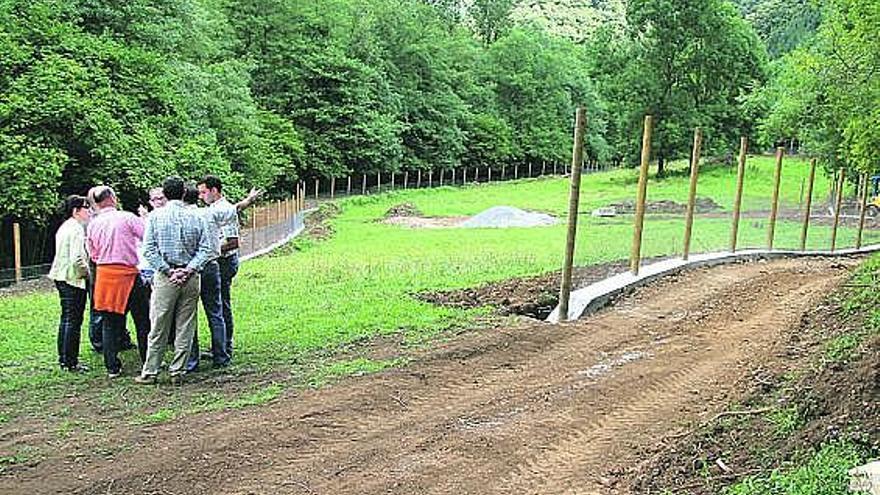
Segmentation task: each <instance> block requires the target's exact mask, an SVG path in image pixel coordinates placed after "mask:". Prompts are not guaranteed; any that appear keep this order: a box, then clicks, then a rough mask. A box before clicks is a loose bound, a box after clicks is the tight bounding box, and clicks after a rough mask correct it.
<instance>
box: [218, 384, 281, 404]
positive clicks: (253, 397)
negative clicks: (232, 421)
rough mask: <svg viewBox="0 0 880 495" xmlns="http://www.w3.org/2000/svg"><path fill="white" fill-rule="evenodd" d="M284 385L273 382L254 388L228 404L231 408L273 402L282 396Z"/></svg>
mask: <svg viewBox="0 0 880 495" xmlns="http://www.w3.org/2000/svg"><path fill="white" fill-rule="evenodd" d="M282 392H284V386H283V385H281V384H280V383H272V384H270V385H268V386H265V387H262V388H260V389H258V390H254V391H253V392H251V393H249V394H245V395H243V396H241V397H239V398H237V399H235V400H232V401H230V402H229V403H228V404H226V407H228V408H230V409H241V408H243V407H249V406H259V405H262V404H266V403H267V402H271V401H273V400H275V399H277V398H278V397H279V396H281V393H282Z"/></svg>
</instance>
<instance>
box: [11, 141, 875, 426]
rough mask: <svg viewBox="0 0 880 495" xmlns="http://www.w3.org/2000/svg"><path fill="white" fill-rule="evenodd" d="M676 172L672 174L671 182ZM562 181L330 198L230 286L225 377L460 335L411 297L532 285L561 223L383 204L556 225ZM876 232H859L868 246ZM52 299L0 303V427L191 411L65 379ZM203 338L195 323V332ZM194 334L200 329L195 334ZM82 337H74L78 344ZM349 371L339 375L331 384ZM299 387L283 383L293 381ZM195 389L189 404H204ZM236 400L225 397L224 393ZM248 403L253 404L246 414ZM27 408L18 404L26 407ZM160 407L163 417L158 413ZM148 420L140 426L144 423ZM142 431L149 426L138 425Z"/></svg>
mask: <svg viewBox="0 0 880 495" xmlns="http://www.w3.org/2000/svg"><path fill="white" fill-rule="evenodd" d="M681 169H682V166H681V164H678V165H675V166H673V167H672V171H673V173H674V176H673V177H669V178H666V179H664V180H662V181H657V180H653V179H652V180H651V182H650V184H649V186H648V197H649V200H658V199H672V200H676V201H679V202H682V201H684V200H685V198H686V195H687V178H686V177H685V174H682V173H680V171H681ZM676 170H678V171H679V172H676ZM806 173H807V166H806V163H805V162H803V161H799V160H788V159H787V161H786V166H785V172H784V181H783V183H782V187H781V198H782V203H783V205H785V207H786V208H796V207H797V204H798V202H799V200H800V186H801V183H802V180H803V178H804V177H805V176H806ZM772 174H773V163H772V159H771V158H766V157H757V158H754V159H752V160H751V161H750V165H749V167H748V174H747V177H746V193H745V195H744V209H745V210H746V211H758V210H761V211H763V210H766V209H768V208H769V206H768V205H769V199H768V198H769V196H770V188H771V185H770V182H771V179H772ZM635 182H636V174H635V171H634V170H618V171H611V172H606V173H601V174H593V175H588V176H585V177H584V181H583V186H582V189H581V191H582V208H581V210H582V211H584V212H589V211H590V210H591V209H593V208H595V207H598V206H603V205H607V204H609V203H613V202H617V201H622V200H626V199H632V198H633V197H634V196H635V194H634V192H635ZM734 182H735V172H734V170H733V169H732V168H730V167H720V166H712V167H706V168H705V170H704V174H703V175H702V176H701V182H700V186H699V190H698V195H699V196H701V197H706V196H708V197H712V198H713V199H714V200H715V201H716V202H718V203H719V204H721V205H722V206H723V207H724V212H728V213H729V210H730V206H731V204H732V201H733V184H734ZM828 184H829V183H828V181H827V179H825V178H820V179H819V180H818V181H817V185H816V193H815V197H816V198H817V202H818V201H819V199H818V198H822V197H824V195H827V189H828ZM568 189H569V184H568V182H566V180H565V179H562V178H547V179H527V180H521V181H517V182H510V183H502V184H498V183H496V184H491V185H477V186H469V187H465V188H450V187H444V188H437V189H432V190H425V189H422V190H408V191H395V192H391V193H388V194H382V195H378V196H370V197H354V198H350V199H344V200H341V201H340V205H341V207H342V212H341V214H340V215H339V216H338V217H336V218H335V219H333V220H332V225H333V227H334V229H335V232H336V233H335V235H334V236H333V238H331V239H329V240H327V241H324V242H308V241H300V242H298V243H297V247H298V248H299V249H286V250H285V251H284V253H285V254H280V255H276V256H270V257H264V258H260V259H256V260H253V261H250V262H247V263H245V264H244V265H243V266H242V269H241V271H240V274H239V276H238V278H237V279H236V283H235V285H234V289H233V299H234V308H235V314H236V344H237V354H236V362H237V364H236V366H235V367H234V368H233V370H232V372H233V373H246V374H254V373H256V374H259V373H263V372H266V371H268V370H279V369H293V368H292V366H293V365H298V364H302V363H303V361H304V360H306V361H307V360H310V359H312V360H314V359H315V358H314V355H315V354H316V353H319V352H322V351H324V350H326V349H333V348H336V347H338V346H340V345H343V344H347V343H352V342H357V341H360V340H363V339H366V338H370V337H374V336H378V335H387V334H397V333H402V334H404V335H406V336H407V337H408V338H409V339H410V340H416V341H418V340H421V339H424V338H426V337H430V336H432V335H436V334H438V333H439V332H442V331H444V330H446V329H449V328H451V327H456V326H465V325H468V324H470V322H472V321H473V318H474V317H475V316H477V315H481V314H484V311H481V310H467V311H466V310H459V309H451V308H443V307H436V306H433V305H431V304H427V303H424V302H421V301H419V300H418V299H416V298H414V297H412V295H413V294H415V293H417V292H420V291H424V290H442V289H455V288H463V287H469V286H474V285H477V284H481V283H485V282H490V281H497V280H502V279H507V278H510V277H517V276H526V275H536V274H540V273H544V272H547V271H550V270H556V269H558V268H559V265H560V261H561V259H562V249H563V246H564V242H565V227H564V225H562V224H560V225H556V226H551V227H544V228H532V229H525V228H513V229H436V230H412V229H407V228H402V227H397V226H390V225H385V224H381V223H377V222H376V220H377V219H380V218H381V217H382V216H383V215H384V213H385V212H386V211H387V209H388V208H389V207H391V206H392V205H395V204H398V203H401V202H404V201H408V202H412V203H414V204H415V205H416V206H417V207H418V208H419V209H421V210H422V211H423V212H424V213H425V214H427V215H471V214H475V213H478V212H479V211H482V210H483V209H485V208H488V207H490V206H496V205H511V206H517V207H521V208H525V209H530V210H540V211H548V212H552V213H555V214H559V215H563V214H564V212H565V211H566V210H567V194H568ZM724 212H722V213H721V214H718V215H713V216H701V217H699V218H697V220H696V221H695V225H694V232H695V234H694V239H693V243H692V246H693V248H692V251H693V252H700V251H709V250H717V249H722V248H724V247H726V246H727V243H728V236H729V228H730V220H729V219H728V218H727V215H726V214H724ZM829 230H830V229H829V228H828V227H822V226H816V227H815V228H813V229H812V230H811V235H810V239H809V246H810V247H812V248H819V247H827V246H828V243H829ZM682 231H683V226H682V219H681V215H678V216H657V217H649V218H648V220H647V221H646V226H645V234H644V246H643V255H644V256H659V255H671V254H676V253H679V252H680V251H681V243H682V241H681V238H682ZM799 235H800V225H799V224H798V223H797V222H788V221H783V222H781V223H780V224H779V225H778V226H777V237H776V246H777V247H780V248H784V247H795V246H797V245H798V239H799ZM765 236H766V220H764V219H763V216H761V217H759V218H758V217H756V218H744V219H743V221H742V223H741V227H740V236H739V245H740V247H743V248H745V247H749V246H763V245H764V243H765ZM631 237H632V218H631V217H628V216H624V217H618V218H612V219H597V218H592V217H590V216H589V215H588V214H585V215H582V216H581V224H580V227H579V237H578V242H577V251H576V262H577V263H578V264H593V263H600V262H607V261H612V260H618V259H624V258H626V257H627V256H628V254H629V249H630V248H629V245H630V239H631ZM853 239H854V234H853V231H852V229H843V230H841V235H840V239H839V241H838V245H839V246H844V245H849V244H852V242H853ZM878 239H880V235H877V234H875V233H870V235H869V236H868V242H871V241H877V240H878ZM57 306H58V302H57V295H56V294H55V293H39V294H32V295H26V296H20V297H2V298H0V396H2V398H0V416H2V417H15V416H17V415H20V414H23V413H25V412H27V411H32V412H36V413H38V414H45V412H44V408H43V407H41V406H40V405H41V404H44V403H46V402H47V401H49V402H51V400H53V399H55V398H58V397H60V396H62V395H64V394H69V393H80V392H85V391H87V390H94V388H95V387H98V388H100V389H101V390H102V391H101V392H100V400H101V401H102V402H104V403H105V404H108V405H112V406H114V407H115V408H116V410H117V412H115V413H114V414H119V415H124V414H128V415H129V416H127V417H133V416H137V417H140V416H138V415H144V414H146V416H144V417H145V418H146V417H154V418H155V419H156V420H161V419H163V418H167V417H169V415H171V416H174V415H175V414H179V413H181V412H186V411H196V410H203V409H199V407H200V406H199V404H198V402H199V401H200V400H202V399H200V398H199V397H200V396H198V394H197V395H196V396H195V397H189V398H186V399H182V398H179V397H177V396H176V395H175V393H173V392H168V393H167V392H163V391H162V389H163V387H158V388H157V387H148V389H150V390H144V389H143V388H140V389H137V388H136V387H133V386H131V385H130V383H129V380H128V379H124V380H123V381H122V382H114V383H112V384H108V383H107V382H106V381H105V380H104V378H103V366H102V363H101V360H100V358H99V356H97V355H95V354H93V353H92V352H91V351H89V350H87V342H83V351H82V353H81V356H82V358H83V360H84V361H86V362H87V363H88V364H90V365H91V367H92V371H91V372H90V373H88V374H86V375H83V376H71V375H68V374H64V373H61V372H60V371H56V370H55V368H56V366H55V360H56V357H55V343H54V340H55V332H56V330H55V328H56V325H57V323H56V319H57V315H58V307H57ZM202 327H203V328H204V321H202ZM202 334H203V337H204V336H206V335H205V334H206V332H202ZM84 340H85V339H84ZM128 356H129V358H128V359H127V362H126V365H127V367H126V373H128V374H130V375H132V374H134V373H136V372H137V368H136V361H137V358H136V356H135V355H134V354H128ZM352 371H358V368H357V367H355V368H353V369H343V372H344V373H350V372H352ZM303 378H305V377H299V380H295V381H296V382H301V379H303ZM211 393H212V392H211V391H210V390H205V391H202V392H201V394H202V395H203V396H207V395H209V394H211ZM236 394H238V393H237V392H236ZM261 400H262V399H260V398H259V396H257V397H256V398H254V399H253V402H254V403H260V401H261ZM220 403H222V404H224V405H223V407H234V406H235V405H236V404H246V403H250V402H249V399H247V398H244V397H243V396H240V395H234V396H232V397H226V398H224V399H223V400H221V401H220ZM29 404H30V406H29ZM163 408H168V409H170V410H172V411H174V413H173V414H172V413H165V412H162V409H163ZM150 415H154V416H150ZM147 421H149V420H148V419H147Z"/></svg>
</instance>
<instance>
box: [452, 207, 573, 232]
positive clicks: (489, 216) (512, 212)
mask: <svg viewBox="0 0 880 495" xmlns="http://www.w3.org/2000/svg"><path fill="white" fill-rule="evenodd" d="M558 222H559V220H557V219H556V218H555V217H552V216H550V215H547V214H546V213H531V212H528V211H523V210H520V209H519V208H514V207H512V206H493V207H492V208H489V209H488V210H486V211H483V212H482V213H479V214H477V215H474V216H472V217H471V218H469V219H468V220H465V221H464V222H461V223H460V224H458V226H459V227H464V228H486V227H489V228H506V227H541V226H544V225H555V224H556V223H558Z"/></svg>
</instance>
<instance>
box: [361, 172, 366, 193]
mask: <svg viewBox="0 0 880 495" xmlns="http://www.w3.org/2000/svg"><path fill="white" fill-rule="evenodd" d="M361 194H367V174H366V173H364V178H363V180H361Z"/></svg>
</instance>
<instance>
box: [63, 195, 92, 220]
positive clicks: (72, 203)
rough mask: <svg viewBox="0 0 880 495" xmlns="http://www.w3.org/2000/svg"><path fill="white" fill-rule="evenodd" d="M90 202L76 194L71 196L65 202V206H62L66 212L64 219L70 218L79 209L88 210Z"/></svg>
mask: <svg viewBox="0 0 880 495" xmlns="http://www.w3.org/2000/svg"><path fill="white" fill-rule="evenodd" d="M88 207H89V200H88V198H86V197H85V196H79V195H76V194H73V195H70V196H68V197H67V199H65V200H64V204H63V205H62V207H61V208H62V209H63V210H64V218H68V217H70V216H73V212H74V211H76V209H77V208H88Z"/></svg>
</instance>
